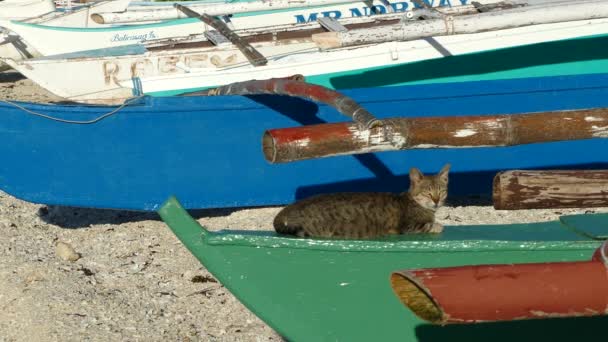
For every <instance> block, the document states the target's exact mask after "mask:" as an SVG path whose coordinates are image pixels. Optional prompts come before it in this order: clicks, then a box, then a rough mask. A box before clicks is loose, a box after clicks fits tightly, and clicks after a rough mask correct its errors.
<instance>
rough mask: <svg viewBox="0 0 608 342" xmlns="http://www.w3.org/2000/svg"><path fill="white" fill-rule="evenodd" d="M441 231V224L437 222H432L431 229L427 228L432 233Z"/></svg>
mask: <svg viewBox="0 0 608 342" xmlns="http://www.w3.org/2000/svg"><path fill="white" fill-rule="evenodd" d="M442 231H443V225H442V224H439V223H433V224H432V225H431V229H430V230H429V233H433V234H439V233H441V232H442Z"/></svg>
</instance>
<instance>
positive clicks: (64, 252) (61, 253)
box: [55, 241, 80, 262]
mask: <svg viewBox="0 0 608 342" xmlns="http://www.w3.org/2000/svg"><path fill="white" fill-rule="evenodd" d="M55 253H57V256H58V257H60V258H61V259H62V260H65V261H72V262H74V261H76V260H78V259H80V254H79V253H76V251H75V250H74V248H73V247H72V246H71V245H70V244H68V243H66V242H62V241H59V242H57V245H56V246H55Z"/></svg>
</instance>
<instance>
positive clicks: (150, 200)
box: [0, 74, 608, 210]
mask: <svg viewBox="0 0 608 342" xmlns="http://www.w3.org/2000/svg"><path fill="white" fill-rule="evenodd" d="M301 88H303V89H307V87H306V86H305V87H301ZM344 94H345V95H348V96H349V97H350V98H352V99H354V100H355V101H357V102H358V103H359V104H360V105H362V106H363V107H364V108H365V109H367V110H368V111H369V112H371V113H373V114H374V115H375V116H376V117H378V118H380V119H382V118H390V117H404V118H405V117H409V118H424V117H446V118H449V117H464V116H467V115H490V114H509V115H511V114H513V115H515V114H519V113H533V112H543V111H569V110H577V109H593V108H606V107H608V75H606V74H597V75H575V76H562V77H540V78H525V79H513V80H501V81H479V82H461V83H446V84H429V85H415V86H398V87H384V88H362V89H352V90H347V91H344ZM0 113H1V114H2V115H0V127H3V129H2V130H0V139H1V140H2V141H3V142H4V143H3V144H2V145H1V146H0V153H1V154H2V155H3V157H4V162H3V163H1V164H0V188H1V189H2V190H3V191H5V192H7V193H9V194H11V195H13V196H16V197H18V198H21V199H24V200H27V201H30V202H36V203H44V204H52V205H69V206H79V207H98V208H115V209H134V210H157V209H158V207H159V206H160V205H161V204H162V203H163V201H164V200H165V199H166V198H167V197H168V196H169V195H171V194H175V195H176V196H179V198H180V199H181V200H182V201H183V204H184V205H185V206H186V207H187V208H215V207H238V206H261V205H277V204H285V203H290V202H293V201H294V200H295V199H299V198H304V197H308V196H311V195H314V194H318V193H327V192H339V191H389V192H402V191H404V190H405V189H406V187H407V184H408V183H407V181H408V179H407V174H408V171H409V169H410V168H411V167H419V168H420V169H421V171H422V172H425V173H432V172H436V171H437V170H439V169H440V168H441V167H442V166H443V165H444V164H445V163H446V162H449V163H451V164H452V169H451V173H450V182H451V183H450V196H453V197H458V196H463V195H469V194H472V195H475V194H476V195H487V196H488V197H489V195H490V194H491V192H492V179H493V177H494V175H495V174H496V172H497V171H502V170H507V169H543V168H544V169H546V168H552V169H598V168H600V169H601V168H604V169H605V168H608V165H607V164H606V160H608V140H607V139H604V138H602V137H605V135H604V134H605V131H606V128H605V127H606V125H604V124H603V123H602V122H603V120H604V119H606V118H603V117H602V115H603V114H602V115H600V114H597V115H589V118H590V119H589V120H590V121H585V120H583V122H584V123H587V124H590V125H592V126H594V127H596V128H595V129H594V128H593V127H590V129H591V130H592V133H593V132H595V138H592V137H593V136H590V137H589V138H590V139H585V140H577V141H562V142H545V143H542V142H539V143H534V144H528V145H518V146H510V147H483V148H476V149H472V148H465V149H450V148H434V149H426V150H405V151H398V152H385V153H373V154H362V155H355V156H348V155H345V156H339V157H334V158H324V159H310V160H304V161H299V162H294V163H284V164H270V163H269V162H267V161H266V160H265V158H264V154H263V151H262V149H261V147H260V141H261V140H262V137H263V135H264V132H265V131H266V130H268V129H274V128H284V127H293V126H300V125H312V124H318V123H325V122H334V123H337V122H344V121H345V120H348V119H347V118H346V117H345V116H343V115H341V114H340V113H339V112H337V111H336V110H335V109H334V108H333V107H330V106H328V105H326V104H323V103H315V102H311V101H307V100H304V99H302V98H297V97H288V96H276V95H260V96H246V97H245V96H175V97H147V96H144V97H136V98H134V99H132V100H130V101H128V102H127V103H125V104H124V105H121V106H91V105H75V104H37V103H23V102H12V101H2V102H0ZM36 113H37V114H43V115H45V116H44V117H41V116H39V115H35V114H36ZM456 133H457V135H458V136H464V137H467V136H472V134H473V133H474V132H472V131H471V130H467V129H466V128H465V129H463V130H459V131H458V132H456ZM362 134H363V135H361V136H362V137H363V136H365V132H363V133H362ZM591 138H592V139H591ZM117 193H120V196H117V195H116V194H117Z"/></svg>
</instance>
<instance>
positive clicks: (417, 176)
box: [410, 167, 423, 184]
mask: <svg viewBox="0 0 608 342" xmlns="http://www.w3.org/2000/svg"><path fill="white" fill-rule="evenodd" d="M422 177H423V175H422V172H420V170H418V169H417V168H415V167H413V168H411V169H410V183H412V184H413V183H418V182H420V181H421V180H422Z"/></svg>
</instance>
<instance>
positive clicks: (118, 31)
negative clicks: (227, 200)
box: [0, 0, 496, 60]
mask: <svg viewBox="0 0 608 342" xmlns="http://www.w3.org/2000/svg"><path fill="white" fill-rule="evenodd" d="M324 1H325V0H324ZM335 1H338V2H344V1H345V0H335ZM488 1H489V2H495V1H496V0H486V1H483V2H488ZM128 2H129V0H116V1H109V2H103V3H98V4H94V5H92V6H94V7H91V8H88V9H87V8H83V9H77V10H75V11H71V12H70V13H69V14H67V13H66V14H63V15H58V14H52V15H48V16H43V17H39V18H32V19H29V20H27V21H24V22H16V21H5V20H4V21H0V27H4V28H5V29H8V30H10V31H11V32H13V34H14V35H17V36H19V37H20V38H19V42H20V43H21V45H24V46H26V47H27V51H29V54H30V55H31V56H41V55H42V56H47V55H54V54H62V53H70V52H76V51H83V50H91V49H102V48H109V47H116V46H123V45H129V44H134V43H139V42H143V41H147V40H151V39H166V38H173V37H180V36H189V35H192V34H203V33H204V32H205V31H206V30H207V29H206V28H205V26H204V25H202V24H201V23H200V21H199V20H198V19H196V18H189V19H180V20H169V21H162V22H154V23H149V24H139V25H138V24H136V25H122V26H109V25H105V24H98V23H96V22H94V21H92V19H91V18H90V15H91V14H93V13H98V12H103V11H104V10H105V11H107V12H118V11H124V9H125V8H126V6H127V5H128ZM265 4H267V5H272V3H270V2H265ZM369 4H370V5H366V4H365V3H363V2H358V1H350V3H346V4H342V5H327V6H325V7H322V8H315V9H314V10H315V11H324V13H325V12H326V13H328V14H327V15H328V16H330V15H331V14H332V13H334V12H335V11H339V12H340V13H342V12H344V13H343V14H340V16H342V17H352V16H369V15H372V14H374V13H376V12H375V11H374V12H371V10H370V8H380V7H379V6H382V8H383V9H384V12H386V8H385V7H384V6H385V5H383V4H382V2H381V1H380V0H375V1H374V2H370V3H369ZM399 4H401V5H395V6H394V7H395V8H396V9H395V11H396V12H404V11H405V10H406V8H407V6H406V5H404V4H407V3H406V2H400V3H399ZM370 6H371V7H370ZM374 6H376V7H374ZM205 7H209V6H205ZM213 7H215V6H213ZM365 8H367V11H365V10H363V9H365ZM391 8H392V7H391ZM351 9H353V10H351ZM307 11H308V10H305V9H302V8H301V7H300V8H297V9H292V10H290V11H276V12H272V11H266V12H256V13H253V14H256V15H252V14H251V13H243V14H242V15H240V16H238V17H234V18H232V17H231V19H230V22H231V24H232V25H234V27H235V28H243V29H247V28H254V27H265V26H269V25H285V24H295V23H297V22H298V21H299V19H298V18H300V17H302V18H306V19H302V20H301V22H303V23H305V22H308V21H313V22H314V21H316V18H317V17H318V16H319V15H318V14H314V13H316V12H314V13H313V14H310V13H308V12H307ZM127 12H129V11H127ZM378 12H380V10H378ZM384 12H383V13H384ZM142 20H143V19H142ZM154 21H157V20H154ZM9 48H10V49H12V50H11V51H9ZM21 49H24V48H23V47H22V48H21ZM14 50H15V49H14V48H13V47H12V45H6V44H5V45H0V57H10V58H13V59H15V60H20V59H23V58H24V57H26V56H27V54H23V53H21V54H20V53H18V51H17V52H15V51H14ZM19 56H21V57H19Z"/></svg>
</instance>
